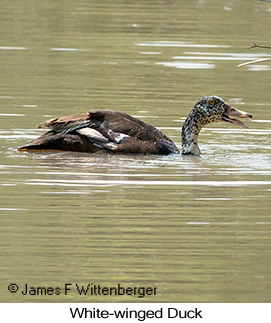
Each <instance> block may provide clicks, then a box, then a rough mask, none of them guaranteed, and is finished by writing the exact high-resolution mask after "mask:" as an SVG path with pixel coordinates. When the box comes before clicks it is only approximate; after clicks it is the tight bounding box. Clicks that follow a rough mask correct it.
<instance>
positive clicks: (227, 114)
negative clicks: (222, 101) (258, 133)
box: [222, 104, 252, 128]
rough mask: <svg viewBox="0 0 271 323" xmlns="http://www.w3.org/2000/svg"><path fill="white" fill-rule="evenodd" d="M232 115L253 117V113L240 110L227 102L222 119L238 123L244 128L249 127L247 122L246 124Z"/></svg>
mask: <svg viewBox="0 0 271 323" xmlns="http://www.w3.org/2000/svg"><path fill="white" fill-rule="evenodd" d="M231 117H237V118H247V119H251V118H252V115H251V114H250V113H247V112H244V111H241V110H238V109H236V108H234V107H232V106H230V105H228V104H226V105H225V112H224V113H223V115H222V120H223V121H226V122H230V123H233V124H236V125H237V126H239V127H242V128H248V126H247V125H246V124H244V123H243V122H242V121H241V120H239V119H235V118H231Z"/></svg>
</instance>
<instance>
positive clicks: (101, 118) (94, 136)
mask: <svg viewBox="0 0 271 323" xmlns="http://www.w3.org/2000/svg"><path fill="white" fill-rule="evenodd" d="M40 127H48V128H50V129H51V130H52V131H54V132H56V133H66V134H75V133H77V134H79V135H81V136H84V137H86V138H88V140H89V141H90V142H91V143H92V144H93V145H95V146H97V147H99V148H101V149H106V150H111V151H115V152H126V153H156V154H157V153H158V154H169V153H179V150H178V148H177V147H176V146H175V144H174V143H173V142H172V141H171V140H170V139H169V138H167V137H166V136H165V135H164V134H163V133H162V132H161V131H160V130H158V129H156V128H155V127H153V126H151V125H149V124H146V123H145V122H143V121H141V120H139V119H136V118H134V117H132V116H130V115H128V114H126V113H122V112H117V111H111V110H94V111H90V112H88V113H82V114H76V115H71V116H64V117H60V118H55V119H51V120H49V121H47V122H45V123H44V124H42V125H41V126H40Z"/></svg>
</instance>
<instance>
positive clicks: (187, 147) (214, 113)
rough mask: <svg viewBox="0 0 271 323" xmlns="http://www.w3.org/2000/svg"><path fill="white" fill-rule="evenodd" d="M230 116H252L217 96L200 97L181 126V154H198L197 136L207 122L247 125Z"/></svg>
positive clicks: (245, 126) (244, 126)
mask: <svg viewBox="0 0 271 323" xmlns="http://www.w3.org/2000/svg"><path fill="white" fill-rule="evenodd" d="M230 117H237V118H252V115H251V114H249V113H247V112H243V111H240V110H237V109H236V108H234V107H233V106H231V105H229V104H227V103H226V102H224V101H223V100H222V99H221V98H219V97H218V96H205V97H203V98H201V99H200V100H199V101H198V102H197V103H196V105H195V106H194V108H193V110H192V111H191V112H190V114H189V116H188V117H187V119H186V120H185V122H184V125H183V128H182V152H183V154H191V155H200V150H199V147H198V145H197V137H198V134H199V132H200V130H201V128H202V127H204V126H205V125H207V124H208V123H212V122H218V121H225V122H230V123H233V124H236V125H239V126H241V127H243V128H247V125H245V124H244V123H243V122H242V121H240V120H238V119H235V118H230Z"/></svg>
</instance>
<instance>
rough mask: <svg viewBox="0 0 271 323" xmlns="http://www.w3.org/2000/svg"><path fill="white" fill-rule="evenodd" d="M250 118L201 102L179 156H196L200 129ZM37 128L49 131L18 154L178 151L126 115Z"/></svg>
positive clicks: (215, 100)
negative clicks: (231, 117)
mask: <svg viewBox="0 0 271 323" xmlns="http://www.w3.org/2000/svg"><path fill="white" fill-rule="evenodd" d="M230 115H233V116H237V117H241V118H251V117H252V116H251V115H250V114H248V113H246V112H242V111H239V110H237V109H235V108H233V107H231V106H230V105H228V104H226V103H225V102H224V101H223V100H222V99H220V98H219V97H216V96H211V97H204V98H202V99H200V100H199V101H198V102H197V104H196V105H195V107H194V108H193V110H192V111H191V113H190V114H189V116H188V117H187V119H186V121H185V123H184V125H183V129H182V153H183V154H193V155H199V154H200V150H199V148H198V145H197V137H198V134H199V132H200V130H201V128H202V127H203V126H204V125H206V124H208V123H210V122H214V121H226V122H231V123H236V124H238V125H241V126H245V125H244V124H243V123H242V122H241V121H239V120H236V119H230V118H229V116H230ZM40 127H42V128H43V127H44V128H45V127H46V128H50V129H51V130H50V131H48V132H47V133H45V134H44V135H42V136H40V137H39V138H37V139H35V140H33V141H31V142H30V143H29V144H27V145H24V146H20V147H18V150H20V151H22V150H65V151H79V152H89V153H137V154H159V155H167V154H172V153H173V154H177V153H179V152H180V151H179V149H178V148H177V146H176V145H175V144H174V143H173V141H172V140H170V139H169V138H168V137H167V136H165V135H164V134H163V133H162V132H161V131H160V130H158V129H157V128H155V127H154V126H152V125H149V124H147V123H145V122H143V121H141V120H139V119H136V118H134V117H132V116H130V115H128V114H125V113H122V112H117V111H111V110H96V111H90V112H88V113H82V114H77V115H70V116H64V117H60V118H55V119H51V120H49V121H47V122H45V123H44V124H42V125H41V126H40Z"/></svg>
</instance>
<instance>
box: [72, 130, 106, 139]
mask: <svg viewBox="0 0 271 323" xmlns="http://www.w3.org/2000/svg"><path fill="white" fill-rule="evenodd" d="M76 131H77V132H79V133H80V135H82V136H86V137H88V138H89V139H90V140H91V139H94V140H97V141H100V142H104V143H109V140H108V139H107V138H106V137H104V136H103V135H102V134H101V133H100V132H99V131H97V130H95V129H92V128H82V129H78V130H76Z"/></svg>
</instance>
